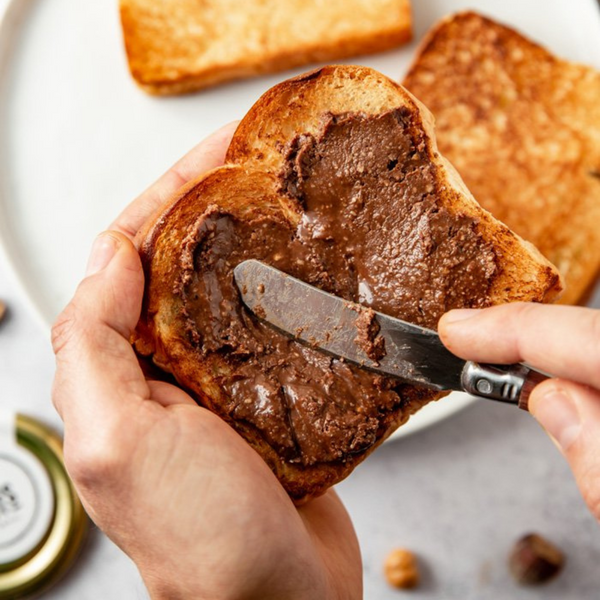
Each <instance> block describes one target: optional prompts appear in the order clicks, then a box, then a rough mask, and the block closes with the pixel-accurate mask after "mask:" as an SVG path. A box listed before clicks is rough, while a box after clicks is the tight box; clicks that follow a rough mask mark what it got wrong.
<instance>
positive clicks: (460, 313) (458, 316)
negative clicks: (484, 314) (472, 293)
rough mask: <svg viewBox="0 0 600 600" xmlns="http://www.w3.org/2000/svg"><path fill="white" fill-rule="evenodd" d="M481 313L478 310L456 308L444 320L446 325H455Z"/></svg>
mask: <svg viewBox="0 0 600 600" xmlns="http://www.w3.org/2000/svg"><path fill="white" fill-rule="evenodd" d="M480 312H481V311H480V310H479V309H477V308H455V309H454V310H451V311H450V312H449V313H447V314H446V316H445V318H444V320H445V321H446V325H453V324H454V323H459V322H460V321H466V320H467V319H470V318H471V317H474V316H475V315H477V314H479V313H480Z"/></svg>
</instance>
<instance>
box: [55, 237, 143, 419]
mask: <svg viewBox="0 0 600 600" xmlns="http://www.w3.org/2000/svg"><path fill="white" fill-rule="evenodd" d="M143 291H144V275H143V271H142V265H141V261H140V257H139V255H138V253H137V251H136V249H135V247H134V246H133V244H132V243H131V241H130V240H129V239H128V238H127V237H126V236H124V235H122V234H120V233H117V232H114V231H108V232H105V233H103V234H101V235H100V236H98V238H97V239H96V241H95V243H94V246H93V248H92V254H91V256H90V259H89V262H88V267H87V276H86V278H85V279H84V280H83V281H82V282H81V283H80V285H79V287H78V288H77V291H76V293H75V296H74V298H73V300H72V301H71V302H70V304H69V305H68V306H67V308H66V309H65V310H64V311H63V313H62V314H61V315H60V316H59V317H58V319H57V321H56V323H55V325H54V327H53V329H52V344H53V348H54V352H55V354H56V360H57V372H56V378H55V383H54V388H53V400H54V403H55V406H56V408H57V410H58V412H59V413H60V414H61V416H62V417H63V419H64V420H65V421H67V420H69V419H70V420H73V421H77V422H78V423H81V422H83V421H84V420H86V419H93V420H94V421H95V422H98V419H102V418H105V419H106V420H107V421H108V420H110V421H112V420H114V418H115V416H116V414H117V413H119V412H121V411H122V410H123V409H125V408H126V405H127V404H128V403H131V401H132V400H131V398H132V397H133V398H136V397H137V398H140V399H142V398H144V397H148V395H149V391H148V386H147V384H146V381H145V379H144V376H143V373H142V370H141V368H140V366H139V364H138V361H137V359H136V356H135V353H134V352H133V349H132V348H131V345H130V344H129V337H130V335H131V332H132V331H133V329H134V327H135V325H136V323H137V321H138V319H139V315H140V310H141V304H142V296H143Z"/></svg>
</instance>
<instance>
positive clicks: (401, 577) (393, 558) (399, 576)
mask: <svg viewBox="0 0 600 600" xmlns="http://www.w3.org/2000/svg"><path fill="white" fill-rule="evenodd" d="M384 571H385V577H386V579H387V581H388V583H389V584H390V585H391V586H393V587H396V588H400V589H410V588H414V587H416V586H417V585H419V580H420V576H419V566H418V564H417V559H416V557H415V555H414V554H413V553H412V552H410V551H409V550H404V549H403V548H397V549H396V550H392V552H390V553H389V554H388V556H387V558H386V559H385V565H384Z"/></svg>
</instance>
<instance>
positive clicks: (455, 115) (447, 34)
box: [404, 11, 600, 304]
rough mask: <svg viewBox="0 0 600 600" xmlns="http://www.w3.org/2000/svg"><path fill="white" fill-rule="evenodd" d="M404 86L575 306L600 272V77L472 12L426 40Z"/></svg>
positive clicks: (450, 154) (478, 192)
mask: <svg viewBox="0 0 600 600" xmlns="http://www.w3.org/2000/svg"><path fill="white" fill-rule="evenodd" d="M404 85H405V86H406V87H407V88H408V89H410V90H411V92H413V93H414V94H415V95H417V96H418V97H419V98H420V99H421V100H422V101H423V102H424V103H425V104H426V105H427V106H428V108H429V109H430V110H431V111H432V112H433V113H434V115H435V117H436V121H437V127H436V130H437V140H438V144H439V147H440V151H441V152H442V153H443V154H444V155H445V156H446V157H447V158H448V159H449V160H450V161H451V162H452V163H453V164H454V165H455V166H456V167H457V169H458V171H459V172H460V174H461V176H462V177H463V178H464V181H465V183H466V185H467V187H468V188H469V189H470V190H471V191H472V192H473V194H474V195H475V197H476V198H477V200H478V202H479V203H480V204H481V205H482V206H483V207H484V208H486V209H487V210H489V211H491V212H492V213H493V214H494V216H495V217H497V218H498V219H500V220H501V221H503V222H504V223H506V225H508V226H509V227H510V228H511V229H512V230H513V231H515V232H516V233H518V234H519V235H521V236H522V237H523V238H525V239H527V240H529V241H530V242H531V243H533V244H535V246H536V247H537V248H538V249H539V250H540V251H541V252H542V254H544V256H546V257H547V258H548V259H549V260H550V261H551V262H552V263H553V264H555V265H556V266H557V267H558V269H559V271H560V272H561V274H562V276H563V278H564V281H565V288H566V289H565V292H564V294H563V295H562V297H561V300H560V301H561V302H563V303H565V304H575V303H580V302H582V301H584V300H585V297H586V294H587V292H588V291H589V289H590V287H591V286H592V285H593V284H594V282H595V280H596V279H597V276H598V273H599V272H600V228H599V227H598V226H597V223H598V222H600V177H599V176H598V175H594V174H595V173H596V174H597V173H600V73H599V72H597V71H595V70H593V69H591V68H589V67H586V66H583V65H578V64H574V63H570V62H567V61H563V60H560V59H558V58H556V57H555V56H553V55H552V54H551V53H550V52H548V51H547V50H546V49H545V48H543V47H542V46H540V45H539V44H536V43H535V42H532V41H531V40H529V39H527V38H526V37H524V36H522V35H521V34H520V33H518V32H517V31H515V30H514V29H512V28H510V27H506V26H504V25H502V24H500V23H497V22H495V21H493V20H491V19H488V18H486V17H484V16H483V15H480V14H478V13H475V12H472V11H467V12H464V13H459V14H456V15H452V16H449V17H447V18H446V19H443V20H442V21H441V22H440V23H439V24H437V25H436V26H435V27H434V28H433V29H432V30H431V31H430V32H429V33H428V35H427V36H426V37H425V39H424V40H423V42H422V44H421V46H420V49H419V52H418V54H417V56H416V58H415V61H414V63H413V65H412V67H411V68H410V70H409V72H408V74H407V76H406V78H405V80H404Z"/></svg>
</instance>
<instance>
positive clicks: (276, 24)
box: [120, 0, 412, 94]
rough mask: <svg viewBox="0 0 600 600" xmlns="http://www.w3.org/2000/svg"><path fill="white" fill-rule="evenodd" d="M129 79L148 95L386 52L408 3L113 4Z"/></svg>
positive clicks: (403, 24)
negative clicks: (117, 6)
mask: <svg viewBox="0 0 600 600" xmlns="http://www.w3.org/2000/svg"><path fill="white" fill-rule="evenodd" d="M120 6H121V22H122V26H123V36H124V40H125V48H126V51H127V57H128V59H129V67H130V70H131V73H132V75H133V77H134V78H135V80H136V81H137V83H138V84H139V85H140V86H141V87H142V88H143V89H144V90H145V91H147V92H149V93H150V94H181V93H185V92H190V91H194V90H198V89H200V88H205V87H207V86H211V85H215V84H217V83H221V82H223V81H227V80H232V79H239V78H242V77H250V76H252V75H257V74H260V73H271V72H274V71H281V70H283V69H289V68H291V67H295V66H299V65H304V64H308V63H310V62H327V61H331V60H336V59H341V58H344V57H348V56H354V55H357V54H368V53H372V52H380V51H382V50H388V49H390V48H393V47H395V46H398V45H400V44H403V43H405V42H407V41H409V40H410V39H411V37H412V22H411V11H410V0H327V1H326V2H323V1H318V2H317V1H315V0H245V1H244V2H240V1H239V0H203V1H202V2H200V1H199V0H120Z"/></svg>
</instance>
